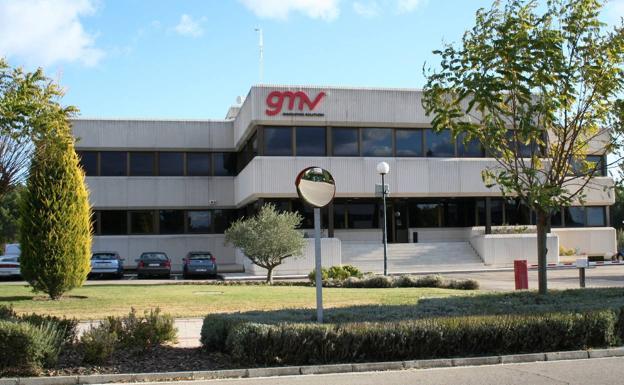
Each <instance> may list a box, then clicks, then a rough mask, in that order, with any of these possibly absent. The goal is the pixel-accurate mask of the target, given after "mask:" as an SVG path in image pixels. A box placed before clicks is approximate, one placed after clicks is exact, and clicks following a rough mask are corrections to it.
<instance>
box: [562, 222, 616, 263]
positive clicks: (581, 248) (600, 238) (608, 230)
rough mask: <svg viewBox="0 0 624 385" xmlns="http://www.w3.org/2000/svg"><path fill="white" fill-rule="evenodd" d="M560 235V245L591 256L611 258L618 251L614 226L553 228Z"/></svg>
mask: <svg viewBox="0 0 624 385" xmlns="http://www.w3.org/2000/svg"><path fill="white" fill-rule="evenodd" d="M552 232H553V233H554V234H556V235H557V236H558V237H559V245H561V246H563V247H565V248H566V249H574V250H577V249H578V252H579V254H587V255H589V256H607V257H608V258H611V256H613V254H615V253H616V252H617V241H616V232H615V229H614V228H613V227H590V228H588V227H584V228H577V229H572V228H564V229H553V231H552Z"/></svg>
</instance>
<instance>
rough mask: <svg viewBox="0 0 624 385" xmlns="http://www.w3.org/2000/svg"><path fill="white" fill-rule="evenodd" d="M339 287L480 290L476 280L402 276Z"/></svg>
mask: <svg viewBox="0 0 624 385" xmlns="http://www.w3.org/2000/svg"><path fill="white" fill-rule="evenodd" d="M328 286H329V285H328ZM337 286H341V287H346V288H390V287H433V288H439V289H457V290H477V289H479V282H478V281H476V280H474V279H448V278H444V277H442V276H441V275H425V276H418V275H402V276H400V277H391V276H383V275H368V276H364V277H360V278H357V277H351V278H347V279H346V280H344V281H343V282H340V283H339V285H337Z"/></svg>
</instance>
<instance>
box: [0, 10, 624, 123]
mask: <svg viewBox="0 0 624 385" xmlns="http://www.w3.org/2000/svg"><path fill="white" fill-rule="evenodd" d="M491 3H492V0H485V1H484V0H177V1H173V0H0V56H2V57H5V58H7V59H8V61H9V64H10V65H12V66H24V67H25V68H26V69H29V70H32V69H34V68H36V67H43V68H44V70H45V71H46V73H47V75H48V76H49V77H51V78H53V79H54V80H56V81H59V82H60V83H61V85H62V86H63V87H64V88H65V90H66V95H65V98H64V104H68V105H69V104H71V105H75V106H77V107H78V108H79V109H80V111H81V112H80V115H81V116H84V117H106V118H116V117H118V118H173V119H223V118H224V117H225V114H226V112H227V109H228V107H229V106H231V105H233V104H234V103H235V101H236V97H237V96H243V97H244V96H245V95H246V94H247V93H248V91H249V89H250V87H251V86H252V85H254V84H258V83H265V84H291V85H328V86H361V87H401V88H421V87H422V86H423V84H424V78H423V66H424V65H427V66H433V67H435V65H436V60H437V59H436V57H435V56H434V55H433V54H432V51H433V50H434V49H438V48H440V47H441V46H442V45H443V43H445V42H446V43H452V42H458V41H460V40H461V37H462V34H463V32H464V31H465V30H467V29H469V28H471V27H472V25H473V24H474V14H475V12H476V10H477V9H478V8H481V7H486V8H489V6H490V5H491ZM622 16H624V0H612V1H611V2H610V3H609V4H608V5H607V6H606V9H605V11H604V13H603V18H604V20H605V21H607V22H608V23H615V22H616V21H617V20H618V19H619V17H622ZM257 28H260V29H262V31H263V35H264V76H263V79H262V81H261V79H260V70H259V48H258V38H259V35H258V32H256V31H255V29H257Z"/></svg>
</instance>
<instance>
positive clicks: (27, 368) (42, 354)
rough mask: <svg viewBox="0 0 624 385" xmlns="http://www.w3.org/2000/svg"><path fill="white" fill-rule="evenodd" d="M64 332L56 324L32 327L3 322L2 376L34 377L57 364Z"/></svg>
mask: <svg viewBox="0 0 624 385" xmlns="http://www.w3.org/2000/svg"><path fill="white" fill-rule="evenodd" d="M62 345H63V331H61V330H59V329H58V326H57V325H55V324H54V323H48V324H43V325H38V326H35V325H32V324H29V323H27V322H15V321H6V320H0V372H2V373H5V374H17V375H32V374H37V373H38V372H39V371H40V370H41V369H42V368H43V367H49V366H52V365H54V364H55V363H56V361H57V359H58V354H59V352H60V349H61V346H62Z"/></svg>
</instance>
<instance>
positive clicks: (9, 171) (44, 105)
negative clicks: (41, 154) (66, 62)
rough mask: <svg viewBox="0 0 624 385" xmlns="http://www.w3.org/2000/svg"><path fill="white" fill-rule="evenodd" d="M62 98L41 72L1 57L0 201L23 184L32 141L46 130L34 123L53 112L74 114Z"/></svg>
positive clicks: (44, 133)
mask: <svg viewBox="0 0 624 385" xmlns="http://www.w3.org/2000/svg"><path fill="white" fill-rule="evenodd" d="M62 96H63V90H62V89H61V88H60V87H59V86H58V85H57V84H55V83H54V82H52V81H51V80H50V79H48V78H47V77H46V76H45V75H44V73H43V70H41V69H38V70H36V71H34V72H25V71H24V70H22V69H21V68H11V67H10V66H9V65H8V63H7V62H6V60H4V59H2V58H0V199H1V198H2V197H3V196H4V195H5V194H7V193H8V192H9V191H11V190H12V189H13V188H14V187H15V186H17V185H19V184H22V183H24V182H25V179H26V177H27V174H28V173H27V171H28V162H29V160H30V156H31V154H32V151H33V148H34V147H33V145H32V139H33V138H37V137H40V136H42V135H46V131H45V130H46V129H47V128H46V127H45V126H42V125H38V124H36V121H37V120H40V119H41V118H42V117H44V116H48V115H50V114H51V113H54V112H62V113H67V114H69V113H72V112H74V111H75V108H74V107H66V108H63V107H61V106H60V104H59V101H60V98H61V97H62ZM42 130H43V131H42Z"/></svg>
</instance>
